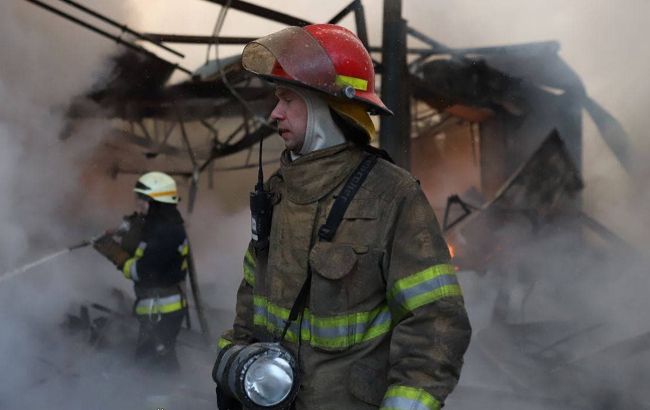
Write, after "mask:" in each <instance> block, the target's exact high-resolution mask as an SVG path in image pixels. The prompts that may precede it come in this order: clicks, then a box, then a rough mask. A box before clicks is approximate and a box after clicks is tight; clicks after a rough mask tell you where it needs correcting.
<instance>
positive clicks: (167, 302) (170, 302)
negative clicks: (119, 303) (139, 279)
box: [135, 294, 187, 315]
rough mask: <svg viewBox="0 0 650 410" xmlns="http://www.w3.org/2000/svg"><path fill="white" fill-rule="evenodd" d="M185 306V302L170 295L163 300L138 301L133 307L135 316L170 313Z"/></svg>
mask: <svg viewBox="0 0 650 410" xmlns="http://www.w3.org/2000/svg"><path fill="white" fill-rule="evenodd" d="M185 306H187V303H186V302H185V300H184V299H183V298H182V297H181V295H180V294H178V295H170V296H166V297H164V298H146V299H140V300H139V301H138V304H137V305H136V306H135V313H136V314H137V315H155V314H158V313H171V312H176V311H178V310H181V309H183V308H184V307H185Z"/></svg>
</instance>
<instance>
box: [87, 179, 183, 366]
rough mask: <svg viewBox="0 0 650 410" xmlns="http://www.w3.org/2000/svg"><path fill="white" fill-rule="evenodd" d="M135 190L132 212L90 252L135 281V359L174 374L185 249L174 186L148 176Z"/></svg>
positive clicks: (139, 182)
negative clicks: (134, 203) (98, 253)
mask: <svg viewBox="0 0 650 410" xmlns="http://www.w3.org/2000/svg"><path fill="white" fill-rule="evenodd" d="M133 191H134V192H135V195H136V200H135V201H136V212H135V213H134V214H132V215H130V216H128V217H126V218H125V219H124V221H123V223H122V225H121V226H120V228H118V229H117V230H116V231H114V232H108V233H107V235H105V236H103V237H102V238H101V239H99V240H97V241H95V243H94V247H95V249H97V250H98V251H99V252H100V253H102V254H103V255H104V256H106V257H107V258H108V259H109V260H110V261H112V262H113V263H114V264H115V266H116V267H117V268H118V269H119V270H120V271H121V272H122V274H123V275H124V277H125V278H126V279H129V280H131V281H133V287H134V289H135V296H136V302H135V306H134V310H135V314H136V316H137V318H138V321H139V322H140V330H139V334H138V341H137V346H136V359H137V360H138V361H142V362H143V363H144V365H145V366H150V367H152V368H156V369H159V370H162V371H177V370H178V369H179V363H178V359H177V357H176V350H175V344H176V337H177V335H178V333H179V330H180V328H181V323H182V321H183V318H185V316H186V314H187V302H186V299H185V293H184V291H183V288H182V284H183V282H184V280H185V276H186V275H187V270H188V259H187V258H188V254H189V246H188V240H187V235H186V233H185V228H184V226H183V218H182V217H181V215H180V213H179V212H178V209H177V207H176V204H177V203H178V194H177V191H176V182H175V181H174V179H173V178H172V177H170V176H169V175H167V174H164V173H162V172H149V173H146V174H144V175H142V176H141V177H140V178H139V179H138V181H137V183H136V185H135V188H134V189H133Z"/></svg>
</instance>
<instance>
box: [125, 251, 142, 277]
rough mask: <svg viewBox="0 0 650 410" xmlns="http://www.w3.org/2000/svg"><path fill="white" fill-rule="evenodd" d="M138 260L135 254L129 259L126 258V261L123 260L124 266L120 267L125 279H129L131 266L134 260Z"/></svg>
mask: <svg viewBox="0 0 650 410" xmlns="http://www.w3.org/2000/svg"><path fill="white" fill-rule="evenodd" d="M136 254H137V252H136ZM137 260H138V257H137V256H134V257H133V258H131V259H128V260H127V261H126V262H124V266H123V267H122V273H123V274H124V277H125V278H127V279H131V267H132V266H133V264H134V263H135V261H137Z"/></svg>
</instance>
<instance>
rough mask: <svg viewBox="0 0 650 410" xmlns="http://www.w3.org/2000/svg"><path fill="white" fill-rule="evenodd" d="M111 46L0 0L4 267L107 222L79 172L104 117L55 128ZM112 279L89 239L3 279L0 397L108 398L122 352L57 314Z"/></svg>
mask: <svg viewBox="0 0 650 410" xmlns="http://www.w3.org/2000/svg"><path fill="white" fill-rule="evenodd" d="M84 3H85V4H86V5H88V6H90V7H97V8H98V9H99V10H101V11H103V12H107V13H109V14H110V15H112V16H113V17H116V18H118V19H119V18H120V17H122V18H124V17H126V16H127V11H128V8H127V4H126V3H121V4H114V5H112V6H111V8H110V9H109V10H107V8H106V4H105V2H101V1H90V2H84ZM73 14H74V13H73ZM115 50H116V48H115V45H114V44H113V43H111V42H109V41H106V40H104V39H101V38H100V37H98V36H96V35H94V34H92V33H90V32H88V31H85V30H83V29H82V28H80V27H78V26H75V25H73V24H71V23H70V22H67V21H64V20H63V19H61V18H59V17H56V16H53V15H52V14H50V13H47V12H45V11H44V10H42V9H40V8H38V7H35V6H34V5H31V4H29V3H27V2H21V1H10V2H2V3H1V4H0V100H1V101H2V104H0V144H1V146H2V150H0V191H1V192H2V195H0V226H2V230H1V233H0V270H2V271H8V270H11V269H13V268H15V267H16V266H19V265H21V264H23V263H26V262H29V261H31V260H34V259H36V258H39V257H41V256H43V255H46V254H48V253H50V252H54V251H57V250H60V249H63V248H65V247H68V246H70V245H73V244H75V243H77V242H79V241H80V240H82V239H84V238H88V237H90V236H94V235H96V234H97V233H98V232H100V231H101V229H102V228H104V227H106V226H108V223H109V220H110V223H115V219H116V216H115V215H113V216H111V213H112V212H114V211H112V210H109V209H107V208H106V207H103V206H101V203H100V202H98V201H96V200H95V201H94V200H93V198H92V197H88V196H87V195H85V192H84V190H85V188H86V187H85V186H84V183H83V181H84V178H86V177H87V174H86V173H87V172H89V170H90V172H93V169H92V167H88V166H87V165H88V164H87V160H88V158H89V157H91V156H92V155H93V153H94V152H96V150H98V149H101V146H100V145H99V143H100V141H101V137H102V134H103V133H104V132H105V130H106V129H107V126H108V124H106V123H104V122H101V121H99V122H89V123H88V124H86V125H84V126H83V127H82V128H81V129H79V130H78V131H77V133H75V134H74V135H72V136H71V137H70V139H69V140H68V141H65V142H63V141H61V140H60V139H59V135H60V132H61V130H62V129H63V127H64V126H65V119H64V114H65V110H66V108H67V106H68V104H69V103H70V101H71V99H72V98H73V97H74V96H76V95H79V94H82V93H83V92H84V91H85V90H87V89H88V88H89V87H90V86H91V85H92V84H94V83H95V82H96V81H97V80H98V79H99V78H101V76H102V75H105V74H106V72H107V68H108V67H105V61H106V58H107V56H109V55H110V54H111V53H114V52H115ZM111 218H112V220H111ZM120 279H121V278H120V277H119V274H118V273H117V272H116V271H115V270H114V269H113V268H112V266H110V264H108V263H106V262H105V261H103V260H101V258H100V257H99V256H98V255H97V254H95V253H93V252H91V251H90V250H89V249H88V248H86V249H85V250H78V251H75V252H74V253H70V254H67V255H65V256H62V257H60V258H58V259H56V260H53V261H52V262H50V263H48V264H45V265H43V266H40V267H37V268H35V269H33V270H31V271H28V272H26V273H24V274H22V275H20V276H19V277H15V278H12V279H9V280H7V281H4V282H2V284H1V285H0V300H2V309H1V310H0V320H1V321H2V324H3V331H2V333H1V334H0V361H1V362H2V363H3V364H4V368H5V371H3V372H2V375H0V407H2V408H3V409H14V408H15V409H18V408H43V407H54V408H70V409H73V408H97V407H106V406H109V407H110V405H109V402H110V401H113V400H114V398H111V397H110V395H108V394H107V390H106V389H104V390H102V388H101V386H102V385H105V384H106V381H105V380H106V374H107V373H106V370H110V369H113V370H115V369H116V367H117V366H118V365H119V364H123V363H124V362H127V361H128V360H130V356H129V355H128V354H126V353H124V354H123V355H122V356H120V355H117V356H115V355H111V356H110V357H108V356H107V357H93V354H92V353H93V352H90V351H89V349H88V347H87V346H88V344H87V343H85V342H86V341H85V340H80V339H79V337H77V339H75V337H74V336H70V337H68V336H66V335H64V334H63V332H62V329H61V328H60V326H59V325H60V324H61V323H62V322H63V320H64V317H65V314H66V313H71V312H74V313H78V310H77V309H78V306H79V304H80V303H86V302H88V301H89V300H92V301H97V302H100V303H106V301H109V300H110V299H111V296H110V289H111V288H112V287H118V288H119V287H122V288H123V289H127V288H126V286H125V284H123V282H125V281H123V280H120ZM106 304H108V303H106ZM129 331H130V332H131V338H134V337H135V335H134V334H133V329H131V330H129V329H125V330H124V334H125V335H128V334H129ZM124 350H125V351H126V350H128V351H129V353H131V352H130V350H131V349H130V348H129V349H124ZM90 357H93V358H92V359H89V358H90ZM120 358H121V359H120ZM127 359H128V360H127ZM93 375H94V376H93ZM125 377H127V378H128V377H129V375H128V374H125ZM102 379H104V380H102ZM100 392H103V395H102V394H100ZM116 392H117V389H114V390H113V391H112V394H113V396H115V393H116ZM97 400H102V401H103V403H104V404H105V405H103V404H102V403H101V402H97ZM123 408H124V407H123Z"/></svg>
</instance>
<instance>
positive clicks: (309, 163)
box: [280, 143, 363, 205]
mask: <svg viewBox="0 0 650 410" xmlns="http://www.w3.org/2000/svg"><path fill="white" fill-rule="evenodd" d="M362 156H363V153H362V152H361V150H360V149H358V148H356V147H355V146H354V144H352V143H345V144H339V145H335V146H333V147H330V148H326V149H322V150H318V151H314V152H311V153H309V154H307V155H303V156H301V157H299V158H297V159H295V160H293V161H292V160H291V158H290V156H289V151H287V150H285V151H284V152H283V153H282V160H281V164H282V165H281V167H280V172H281V174H282V178H283V179H284V182H285V184H286V193H285V195H286V196H287V197H288V198H289V200H291V202H294V203H296V204H301V205H304V204H309V203H313V202H316V201H318V200H319V199H321V198H323V197H325V196H326V195H327V194H329V193H330V192H332V190H334V188H336V187H337V186H339V185H340V184H341V183H342V182H343V181H344V180H345V179H346V178H347V177H348V176H349V175H350V174H351V173H352V172H353V171H354V169H355V168H356V167H357V165H359V162H360V161H361V158H362Z"/></svg>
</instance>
